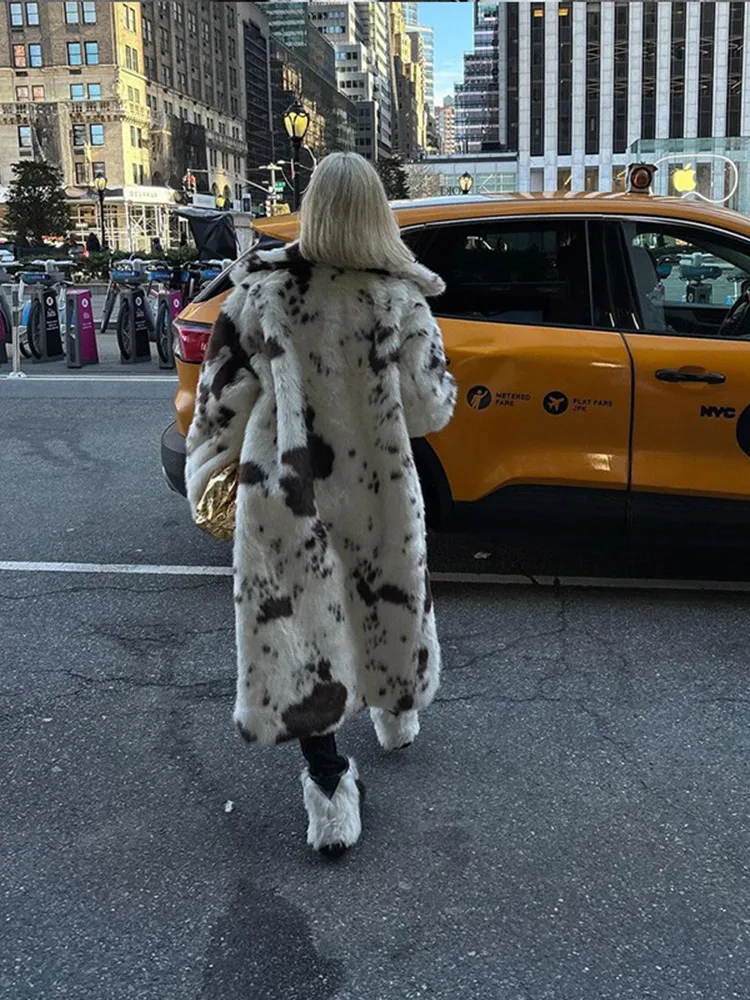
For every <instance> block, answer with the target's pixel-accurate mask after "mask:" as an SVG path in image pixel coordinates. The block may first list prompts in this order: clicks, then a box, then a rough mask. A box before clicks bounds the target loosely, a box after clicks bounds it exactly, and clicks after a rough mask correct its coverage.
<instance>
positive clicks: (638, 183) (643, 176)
mask: <svg viewBox="0 0 750 1000" xmlns="http://www.w3.org/2000/svg"><path fill="white" fill-rule="evenodd" d="M656 170H657V168H656V167H655V166H654V165H653V164H652V163H631V164H630V166H629V167H628V185H627V189H628V191H629V192H630V194H643V193H648V192H649V191H650V190H651V187H652V186H653V183H654V174H655V173H656Z"/></svg>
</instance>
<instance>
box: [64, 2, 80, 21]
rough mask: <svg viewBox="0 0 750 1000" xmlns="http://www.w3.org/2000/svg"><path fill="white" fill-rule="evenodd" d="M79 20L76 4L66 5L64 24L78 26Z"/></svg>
mask: <svg viewBox="0 0 750 1000" xmlns="http://www.w3.org/2000/svg"><path fill="white" fill-rule="evenodd" d="M80 20H81V12H80V10H79V9H78V3H77V2H75V3H66V4H65V22H66V24H78V23H79V21H80Z"/></svg>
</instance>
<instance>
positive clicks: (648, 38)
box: [641, 0, 659, 139]
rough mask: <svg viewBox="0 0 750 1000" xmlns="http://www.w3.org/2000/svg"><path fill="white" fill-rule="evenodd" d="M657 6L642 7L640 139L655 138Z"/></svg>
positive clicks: (650, 3)
mask: <svg viewBox="0 0 750 1000" xmlns="http://www.w3.org/2000/svg"><path fill="white" fill-rule="evenodd" d="M658 17H659V14H658V4H657V3H656V0H647V2H646V3H644V5H643V62H642V70H643V82H642V85H641V138H642V139H654V138H655V137H656V41H657V35H658V30H659V20H658Z"/></svg>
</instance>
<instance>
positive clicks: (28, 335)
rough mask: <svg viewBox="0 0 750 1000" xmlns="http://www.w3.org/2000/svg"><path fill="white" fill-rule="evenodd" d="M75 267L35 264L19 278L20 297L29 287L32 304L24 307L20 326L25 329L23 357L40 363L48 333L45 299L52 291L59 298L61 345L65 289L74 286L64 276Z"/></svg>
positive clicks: (60, 262) (58, 263)
mask: <svg viewBox="0 0 750 1000" xmlns="http://www.w3.org/2000/svg"><path fill="white" fill-rule="evenodd" d="M72 267H73V262H72V261H64V260H56V261H44V260H33V261H31V262H30V268H32V269H30V270H25V271H21V273H20V274H19V279H18V280H19V286H20V287H19V297H22V296H23V290H24V288H26V287H27V286H28V287H29V288H31V301H30V302H29V303H27V304H26V305H25V306H24V309H23V313H22V318H21V325H22V326H25V328H26V332H25V338H24V337H22V339H21V353H22V354H23V355H24V357H26V358H28V357H30V356H33V357H34V358H36V359H37V360H39V359H41V358H42V356H43V354H44V343H45V335H46V329H47V326H46V324H47V317H46V315H45V298H46V297H47V295H48V293H49V292H50V291H52V292H54V294H55V297H56V303H55V304H56V309H57V320H58V333H59V335H60V338H61V344H62V334H63V332H64V329H65V289H66V288H69V287H70V286H71V285H72V284H73V282H72V281H71V279H70V276H69V274H66V273H65V272H66V271H68V272H69V270H70V268H72ZM24 319H25V323H24Z"/></svg>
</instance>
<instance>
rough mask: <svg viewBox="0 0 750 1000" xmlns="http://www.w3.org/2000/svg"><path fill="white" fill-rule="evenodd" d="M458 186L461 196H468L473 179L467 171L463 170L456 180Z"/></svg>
mask: <svg viewBox="0 0 750 1000" xmlns="http://www.w3.org/2000/svg"><path fill="white" fill-rule="evenodd" d="M458 186H459V187H460V188H461V194H468V193H469V192H470V191H471V189H472V188H473V187H474V178H473V177H472V176H471V174H470V173H469V171H468V170H465V171H464V172H463V173H462V174H461V176H460V177H459V178H458Z"/></svg>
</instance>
